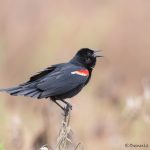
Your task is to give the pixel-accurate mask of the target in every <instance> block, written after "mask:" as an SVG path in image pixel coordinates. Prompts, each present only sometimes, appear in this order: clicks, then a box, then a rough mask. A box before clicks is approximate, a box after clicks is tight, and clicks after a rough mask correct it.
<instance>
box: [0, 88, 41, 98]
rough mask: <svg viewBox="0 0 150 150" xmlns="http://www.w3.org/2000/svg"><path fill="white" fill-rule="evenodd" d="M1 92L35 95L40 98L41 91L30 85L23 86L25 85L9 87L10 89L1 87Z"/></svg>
mask: <svg viewBox="0 0 150 150" xmlns="http://www.w3.org/2000/svg"><path fill="white" fill-rule="evenodd" d="M0 92H7V93H9V94H10V95H14V96H18V95H21V96H28V97H35V98H40V95H41V91H40V90H38V89H35V88H29V87H23V86H18V87H14V88H8V89H0Z"/></svg>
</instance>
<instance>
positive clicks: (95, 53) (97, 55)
mask: <svg viewBox="0 0 150 150" xmlns="http://www.w3.org/2000/svg"><path fill="white" fill-rule="evenodd" d="M101 51H102V50H96V51H94V57H96V58H97V57H104V56H102V55H100V54H99V53H100V52H101Z"/></svg>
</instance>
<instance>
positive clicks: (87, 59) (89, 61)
mask: <svg viewBox="0 0 150 150" xmlns="http://www.w3.org/2000/svg"><path fill="white" fill-rule="evenodd" d="M98 52H100V51H95V50H92V49H89V48H82V49H80V50H79V51H78V52H77V53H76V55H75V57H74V58H73V59H72V60H71V62H75V63H79V64H81V65H83V66H85V67H86V68H91V69H92V68H94V66H95V64H96V60H97V58H98V57H103V56H101V55H98V54H97V53H98Z"/></svg>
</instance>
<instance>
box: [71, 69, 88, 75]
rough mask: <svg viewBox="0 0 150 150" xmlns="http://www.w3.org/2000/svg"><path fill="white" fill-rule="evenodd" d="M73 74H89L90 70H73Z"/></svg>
mask: <svg viewBox="0 0 150 150" xmlns="http://www.w3.org/2000/svg"><path fill="white" fill-rule="evenodd" d="M71 74H77V75H80V76H88V75H89V71H88V70H87V69H83V70H77V71H73V72H71Z"/></svg>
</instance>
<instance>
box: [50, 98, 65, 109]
mask: <svg viewBox="0 0 150 150" xmlns="http://www.w3.org/2000/svg"><path fill="white" fill-rule="evenodd" d="M52 101H53V102H54V103H55V104H57V105H58V106H59V107H60V108H61V109H62V110H63V111H65V108H64V107H62V106H61V105H60V104H59V103H58V102H57V101H56V100H52Z"/></svg>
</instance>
